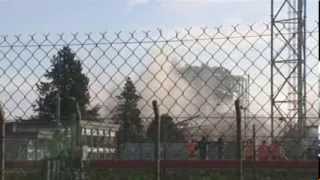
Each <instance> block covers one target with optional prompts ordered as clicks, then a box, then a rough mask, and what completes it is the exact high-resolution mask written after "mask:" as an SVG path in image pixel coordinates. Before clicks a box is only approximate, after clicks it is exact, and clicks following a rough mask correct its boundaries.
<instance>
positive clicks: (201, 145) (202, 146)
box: [198, 136, 209, 160]
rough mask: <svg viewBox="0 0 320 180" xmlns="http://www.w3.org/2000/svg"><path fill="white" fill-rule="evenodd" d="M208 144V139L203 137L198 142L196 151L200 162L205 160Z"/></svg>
mask: <svg viewBox="0 0 320 180" xmlns="http://www.w3.org/2000/svg"><path fill="white" fill-rule="evenodd" d="M208 144H209V143H208V139H207V138H206V137H205V136H202V138H201V140H200V141H199V142H198V149H199V155H200V159H201V160H206V159H207V154H208Z"/></svg>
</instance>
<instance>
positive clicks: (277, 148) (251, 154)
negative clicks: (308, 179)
mask: <svg viewBox="0 0 320 180" xmlns="http://www.w3.org/2000/svg"><path fill="white" fill-rule="evenodd" d="M244 154H245V159H246V160H260V161H268V160H285V159H287V158H286V155H285V153H284V151H283V149H282V147H281V145H280V144H279V143H278V142H277V141H274V142H273V143H271V144H270V145H268V144H267V143H266V141H262V143H261V144H260V145H259V146H258V148H257V149H256V147H255V145H254V143H253V141H252V140H251V139H250V140H248V141H247V142H246V144H245V146H244Z"/></svg>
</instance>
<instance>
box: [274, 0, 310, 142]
mask: <svg viewBox="0 0 320 180" xmlns="http://www.w3.org/2000/svg"><path fill="white" fill-rule="evenodd" d="M305 39H306V0H281V1H280V2H279V1H276V0H271V138H272V139H273V138H274V137H276V136H278V135H280V134H281V133H282V132H281V131H282V130H283V129H285V128H286V127H289V128H293V127H294V128H298V130H299V134H300V135H303V133H304V126H305V121H306V73H305V72H306V64H305V62H306V61H305V60H306V58H305V57H306V54H305V49H306V42H305ZM281 122H286V123H285V126H282V125H281Z"/></svg>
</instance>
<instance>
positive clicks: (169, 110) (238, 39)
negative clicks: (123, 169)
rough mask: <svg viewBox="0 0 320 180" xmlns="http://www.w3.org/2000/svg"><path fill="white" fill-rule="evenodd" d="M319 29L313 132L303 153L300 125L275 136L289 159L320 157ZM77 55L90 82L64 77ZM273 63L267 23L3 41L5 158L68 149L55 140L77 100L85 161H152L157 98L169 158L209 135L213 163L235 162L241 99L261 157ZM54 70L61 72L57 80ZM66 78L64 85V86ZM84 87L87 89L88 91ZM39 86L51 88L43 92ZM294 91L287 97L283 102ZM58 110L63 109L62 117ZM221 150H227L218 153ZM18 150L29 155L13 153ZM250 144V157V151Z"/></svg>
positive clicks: (311, 39)
mask: <svg viewBox="0 0 320 180" xmlns="http://www.w3.org/2000/svg"><path fill="white" fill-rule="evenodd" d="M316 29H317V25H315V26H314V28H312V29H310V30H309V31H308V32H307V51H306V54H307V61H306V67H307V70H306V76H307V77H306V79H307V80H306V83H307V87H306V89H307V91H306V93H307V117H306V121H307V122H306V125H307V127H306V132H307V134H306V136H305V137H304V140H303V143H304V146H303V149H302V150H297V149H295V150H297V151H295V152H293V151H292V149H294V148H292V147H294V146H295V144H296V137H295V136H294V134H295V132H294V131H293V130H292V129H293V128H292V126H295V124H290V123H288V122H286V121H285V119H283V118H284V117H277V118H276V119H277V120H276V121H277V122H275V124H276V126H275V129H274V131H275V132H277V133H278V136H277V138H278V139H277V140H278V141H279V142H280V144H281V146H282V148H283V150H282V151H283V152H284V154H286V158H287V159H314V158H316V153H315V152H316V149H315V148H316V146H315V144H314V143H316V138H317V136H316V132H317V129H316V125H318V124H319V118H318V113H319V108H318V103H319V102H318V101H319V98H318V93H319V92H318V90H319V89H318V80H319V74H318V69H317V66H318V54H317V52H318V43H317V39H318V33H317V30H316ZM70 52H71V53H70ZM68 53H69V54H68ZM73 55H74V56H75V60H77V61H79V64H80V65H79V64H78V65H79V66H81V67H80V70H81V71H82V75H83V76H85V77H86V78H84V79H85V80H83V79H81V78H80V77H73V79H72V78H71V80H70V79H66V77H70V76H67V75H66V74H68V73H69V74H70V73H74V72H75V71H77V68H76V67H78V66H73V67H75V68H74V69H73V68H70V67H71V66H72V65H70V64H69V65H68V60H70V59H73ZM59 61H61V62H63V63H62V64H63V67H60V66H59V65H61V64H59ZM69 63H70V62H69ZM270 63H271V60H270V26H269V25H267V24H255V25H236V26H232V27H218V28H200V29H193V28H190V29H183V30H180V31H177V32H173V33H172V32H167V31H162V30H158V31H146V32H131V33H123V32H118V33H114V34H113V33H107V32H105V33H88V34H81V33H74V34H57V35H52V34H43V35H38V34H32V35H27V36H25V35H16V36H1V37H0V64H1V66H0V82H1V83H0V84H1V91H0V101H1V102H2V103H3V105H4V111H5V112H6V119H7V123H6V124H7V125H6V132H7V144H8V145H7V146H6V147H7V153H6V155H7V156H8V157H7V158H8V159H11V158H13V159H14V158H16V159H43V158H48V156H52V154H50V153H52V152H50V153H49V152H48V151H50V149H51V150H52V147H53V146H55V147H56V146H59V145H57V144H61V143H60V142H63V141H64V139H63V137H64V136H59V135H57V134H56V130H57V129H59V127H60V126H61V124H60V126H59V123H58V122H57V120H61V121H62V124H63V126H64V125H66V124H64V121H67V119H72V118H74V117H73V116H72V117H71V116H70V117H69V116H68V113H67V111H72V107H71V109H70V106H73V104H70V102H67V101H71V100H67V99H68V98H69V99H72V98H71V97H74V96H77V93H79V92H80V96H79V97H76V98H75V99H76V100H75V101H77V102H78V104H80V111H81V116H80V117H82V118H80V120H81V121H79V124H80V126H81V127H80V129H81V130H80V134H81V136H82V137H83V138H81V140H80V142H79V143H81V144H82V145H83V147H84V149H86V152H87V153H86V155H85V156H86V158H88V159H116V158H121V159H153V158H154V157H153V153H152V152H153V149H154V147H153V143H152V140H153V137H154V134H153V132H154V130H155V129H154V128H155V127H156V124H154V123H152V121H153V118H154V115H153V111H152V103H151V102H152V100H157V102H158V103H159V109H160V113H161V115H162V116H161V118H162V123H165V122H166V124H163V125H161V126H162V132H163V133H162V134H161V141H162V142H163V145H162V146H163V147H162V149H163V152H162V157H163V158H166V159H175V158H176V159H186V158H188V155H187V153H188V152H187V149H186V148H185V147H186V142H187V141H191V140H194V141H199V140H200V138H201V137H203V136H205V137H207V143H208V144H209V145H208V147H209V148H208V152H207V155H206V156H207V157H206V158H207V159H219V158H220V159H222V157H224V158H225V159H234V158H235V157H233V156H232V155H230V156H229V155H228V153H229V154H234V153H233V150H234V149H235V148H234V147H233V146H235V139H236V121H235V108H234V101H235V100H236V99H238V98H239V99H240V101H241V107H242V119H243V122H242V129H243V134H242V136H243V139H244V140H249V139H252V133H253V132H252V126H253V125H255V128H256V131H255V133H256V146H257V147H256V148H255V149H258V145H260V144H261V143H262V141H263V140H266V141H267V143H270V131H271V129H270V127H271V126H270V121H271V118H270V106H271V105H270V78H271V77H270V76H271V72H270ZM75 64H77V63H75ZM59 67H60V69H59ZM54 69H55V70H57V69H58V71H57V72H58V73H56V74H55V73H51V74H50V72H52V71H53V70H54ZM59 70H60V71H59ZM284 71H285V68H284ZM60 76H66V77H62V80H61V79H59V78H60ZM83 76H81V77H83ZM63 78H64V79H63ZM77 78H78V79H77ZM60 80H61V81H60ZM128 81H129V83H128ZM40 82H42V83H40ZM130 82H131V83H130ZM78 83H80V84H81V83H83V84H86V83H88V86H87V87H84V89H83V86H81V85H79V84H78ZM41 84H42V85H43V84H45V85H43V86H42V88H41ZM130 88H131V89H130ZM132 88H133V89H134V88H135V90H136V92H135V93H133V91H132ZM126 90H127V91H126ZM64 91H67V93H64ZM72 91H73V92H72ZM70 92H72V93H70ZM81 92H83V94H82V95H81ZM130 93H131V94H130ZM288 93H289V92H286V91H285V90H284V91H283V96H284V97H287V96H288ZM57 95H60V96H59V97H58V96H57ZM49 96H50V97H49ZM81 96H84V97H85V98H84V100H82V99H81V98H82V97H81ZM86 98H87V99H86ZM126 98H127V99H126ZM57 102H60V103H61V106H62V107H60V109H62V110H57V109H59V108H58V107H59V105H58V103H57ZM135 103H136V104H137V107H135ZM87 109H88V110H87ZM287 111H290V108H289V106H288V109H287ZM57 112H58V113H57ZM120 112H122V113H120ZM125 113H127V114H126V115H124V114H125ZM135 118H136V119H135ZM130 119H131V120H132V122H133V121H140V120H141V124H140V125H141V127H139V124H138V125H137V124H134V123H132V124H131V126H132V129H133V130H130V128H128V126H130V125H128V124H130V123H129V122H131V121H130ZM26 120H29V121H26ZM171 122H172V123H171ZM126 127H127V128H128V129H125V128H126ZM139 128H141V130H142V131H141V132H140V131H139V132H138V130H137V129H139ZM134 129H135V130H134ZM70 130H71V131H72V132H74V131H73V130H72V129H70ZM119 132H120V133H119ZM121 132H125V133H122V134H121ZM66 137H68V136H66ZM115 137H117V138H115ZM130 138H131V139H132V141H129V140H128V139H130ZM48 139H55V140H56V141H53V142H51V140H50V141H49V140H48ZM115 139H117V140H118V141H117V140H115ZM222 139H223V140H222ZM119 140H122V141H120V142H119ZM66 141H67V140H66ZM221 141H223V142H221ZM20 142H21V143H20ZM142 142H144V143H143V144H142ZM68 143H69V144H70V143H76V142H67V144H68ZM119 143H120V144H119ZM170 143H171V144H170ZM219 143H221V144H223V145H222V146H223V147H222V146H221V148H219V147H220V146H219ZM17 144H19V146H20V145H23V148H22V149H21V148H16V147H15V146H17ZM173 144H175V145H173ZM211 146H212V148H211V149H210V147H211ZM243 146H244V152H245V151H246V150H245V143H244V145H243ZM128 147H129V148H128ZM53 149H55V148H53ZM118 149H122V150H121V152H120V151H119V150H118ZM222 149H223V153H222V154H221V155H219V157H218V154H219V153H218V152H220V151H222ZM18 150H19V152H16V151H18ZM20 150H21V151H23V152H24V153H21V152H20ZM60 150H61V149H60ZM60 150H59V148H58V147H56V149H55V152H54V153H56V154H59V153H60V154H59V155H61V152H60ZM166 152H168V153H166ZM14 153H16V154H19V156H16V155H14ZM54 153H53V154H54ZM184 154H185V155H184ZM200 154H201V153H200ZM180 156H181V157H180ZM199 156H201V155H199ZM198 158H201V157H198Z"/></svg>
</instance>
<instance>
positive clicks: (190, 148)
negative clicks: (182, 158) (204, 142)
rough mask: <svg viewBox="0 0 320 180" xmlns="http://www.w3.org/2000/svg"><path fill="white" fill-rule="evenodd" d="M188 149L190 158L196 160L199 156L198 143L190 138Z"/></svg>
mask: <svg viewBox="0 0 320 180" xmlns="http://www.w3.org/2000/svg"><path fill="white" fill-rule="evenodd" d="M187 151H188V157H189V160H195V159H196V157H197V153H196V152H197V143H195V142H194V140H190V141H189V142H188V144H187Z"/></svg>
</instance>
